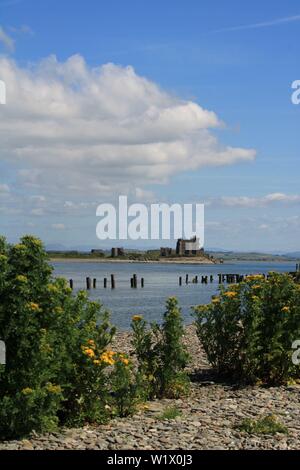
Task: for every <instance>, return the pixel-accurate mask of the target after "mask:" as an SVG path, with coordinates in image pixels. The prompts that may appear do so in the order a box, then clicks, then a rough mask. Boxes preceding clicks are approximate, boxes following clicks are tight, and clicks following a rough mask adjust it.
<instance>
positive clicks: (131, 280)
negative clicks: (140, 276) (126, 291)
mask: <svg viewBox="0 0 300 470" xmlns="http://www.w3.org/2000/svg"><path fill="white" fill-rule="evenodd" d="M130 287H131V288H132V289H133V287H134V285H133V277H131V278H130Z"/></svg>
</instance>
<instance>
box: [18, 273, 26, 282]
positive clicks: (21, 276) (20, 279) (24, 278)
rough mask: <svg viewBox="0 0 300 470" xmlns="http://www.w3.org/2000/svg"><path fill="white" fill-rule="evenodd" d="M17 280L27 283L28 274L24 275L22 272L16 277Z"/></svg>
mask: <svg viewBox="0 0 300 470" xmlns="http://www.w3.org/2000/svg"><path fill="white" fill-rule="evenodd" d="M16 281H18V282H24V283H26V282H27V281H28V279H27V277H26V276H23V275H22V274H20V275H19V276H17V277H16Z"/></svg>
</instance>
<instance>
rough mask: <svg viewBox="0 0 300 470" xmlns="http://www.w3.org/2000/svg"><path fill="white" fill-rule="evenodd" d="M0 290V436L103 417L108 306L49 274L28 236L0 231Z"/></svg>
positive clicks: (37, 244)
mask: <svg viewBox="0 0 300 470" xmlns="http://www.w3.org/2000/svg"><path fill="white" fill-rule="evenodd" d="M0 296H1V303H0V339H1V340H3V341H5V345H6V358H7V361H6V365H5V367H4V366H0V438H15V437H20V436H24V435H26V434H28V433H30V432H31V431H32V430H33V429H34V430H35V431H36V432H43V431H53V430H55V428H56V427H57V426H58V425H76V424H79V425H80V424H82V423H85V422H103V421H105V420H106V419H107V415H108V412H107V411H106V408H105V406H106V405H107V403H108V401H109V390H108V388H107V387H108V380H107V377H106V375H105V370H104V369H105V368H106V367H108V365H107V364H104V362H103V361H101V359H100V357H101V355H102V354H103V353H104V352H105V351H107V350H109V344H110V342H111V340H112V337H113V336H114V333H115V329H114V328H113V327H112V326H111V325H110V323H109V315H108V313H107V312H106V311H103V309H102V307H101V305H100V304H99V303H97V302H91V301H89V299H88V297H87V295H86V293H85V292H80V293H78V294H77V295H74V294H73V293H72V291H71V290H70V289H69V287H68V286H67V283H66V281H65V280H64V279H54V278H53V277H52V267H51V266H50V264H49V263H48V256H47V254H46V252H45V250H44V248H43V245H42V243H41V241H40V240H37V239H36V238H34V237H32V236H25V237H23V238H22V239H21V241H20V243H19V244H17V245H11V246H9V245H8V244H7V243H6V241H5V240H4V239H3V238H1V237H0ZM81 346H83V348H84V349H82V348H81ZM93 361H99V365H97V362H96V363H94V362H93Z"/></svg>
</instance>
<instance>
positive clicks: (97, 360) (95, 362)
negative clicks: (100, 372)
mask: <svg viewBox="0 0 300 470" xmlns="http://www.w3.org/2000/svg"><path fill="white" fill-rule="evenodd" d="M93 363H94V364H95V366H99V365H100V364H101V361H99V359H95V360H94V361H93Z"/></svg>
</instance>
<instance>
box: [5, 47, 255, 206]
mask: <svg viewBox="0 0 300 470" xmlns="http://www.w3.org/2000/svg"><path fill="white" fill-rule="evenodd" d="M0 76H1V78H2V79H3V80H4V81H5V82H6V84H7V101H8V104H7V106H6V107H2V108H1V109H0V139H1V147H2V152H1V157H0V158H2V159H5V160H6V161H8V162H11V163H13V164H17V165H18V167H19V178H20V182H21V183H23V184H26V185H27V186H29V187H31V188H35V189H36V190H38V189H39V188H42V189H43V192H46V191H52V192H53V191H54V190H55V191H57V192H61V193H63V194H64V195H65V199H64V200H66V199H68V198H69V197H70V198H71V196H72V195H73V194H77V193H78V192H83V193H85V194H89V195H90V196H92V195H97V196H98V195H109V194H111V193H116V192H118V193H125V194H126V193H128V192H132V188H133V187H134V186H138V187H139V188H141V189H143V186H144V185H147V184H150V183H151V184H153V183H154V184H161V183H166V182H167V181H168V179H169V178H170V177H171V176H172V175H174V174H176V173H180V172H182V171H189V170H196V169H198V168H200V167H203V166H208V165H215V166H217V165H229V164H233V163H235V162H240V161H246V162H247V161H251V160H253V159H254V158H255V151H254V150H253V149H244V148H234V147H231V146H227V147H225V146H222V145H221V144H220V143H219V142H218V140H217V138H216V137H215V136H214V135H213V134H212V132H211V129H213V128H216V127H220V126H222V123H221V122H220V121H219V119H218V117H217V116H216V114H215V113H214V112H212V111H208V110H205V109H204V108H202V107H201V106H200V105H198V104H197V103H195V102H192V101H184V100H181V99H179V98H177V97H175V96H173V95H171V94H170V93H168V92H166V91H164V90H162V89H161V88H160V87H159V86H158V85H156V84H155V83H154V82H151V81H150V80H148V79H146V78H143V77H141V76H139V75H137V74H136V73H135V71H134V70H133V68H132V67H120V66H117V65H114V64H106V65H103V66H101V67H98V68H90V67H89V66H88V65H87V64H86V63H85V61H84V59H83V58H82V57H81V56H80V55H75V56H72V57H70V58H69V59H68V60H67V61H66V62H63V63H61V62H58V61H57V59H56V58H55V57H54V56H51V57H48V58H46V59H44V60H42V61H41V62H40V63H38V64H37V65H36V66H34V67H28V68H21V67H19V66H18V65H17V64H16V63H15V62H14V61H12V60H9V59H7V58H0ZM4 108H5V109H4Z"/></svg>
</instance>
